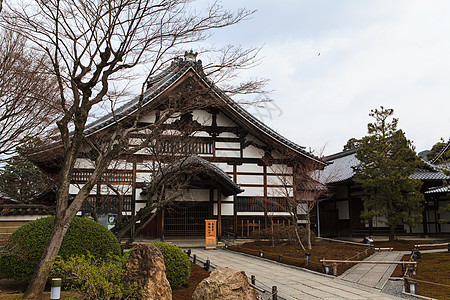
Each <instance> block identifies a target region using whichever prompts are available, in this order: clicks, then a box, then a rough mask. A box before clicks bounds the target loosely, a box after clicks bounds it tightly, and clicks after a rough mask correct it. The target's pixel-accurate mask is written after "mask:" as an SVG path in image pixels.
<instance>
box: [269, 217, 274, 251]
mask: <svg viewBox="0 0 450 300" xmlns="http://www.w3.org/2000/svg"><path fill="white" fill-rule="evenodd" d="M270 225H271V226H270V228H271V231H272V247H274V246H275V237H274V236H273V219H272V218H270Z"/></svg>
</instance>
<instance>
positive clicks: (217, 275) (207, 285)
mask: <svg viewBox="0 0 450 300" xmlns="http://www.w3.org/2000/svg"><path fill="white" fill-rule="evenodd" d="M192 299H194V300H209V299H215V300H221V299H223V300H225V299H227V300H234V299H236V300H238V299H243V300H253V299H258V300H259V299H261V296H260V295H259V294H258V292H257V291H256V290H255V289H254V288H252V287H251V286H250V283H249V282H248V278H247V276H246V275H245V273H244V271H241V270H237V269H231V268H217V269H216V270H215V271H214V272H212V273H211V275H210V276H209V277H208V278H205V279H204V280H203V281H202V282H200V284H199V285H198V286H197V288H196V289H195V292H194V294H193V295H192Z"/></svg>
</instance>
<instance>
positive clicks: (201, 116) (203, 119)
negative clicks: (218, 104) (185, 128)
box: [192, 110, 212, 125]
mask: <svg viewBox="0 0 450 300" xmlns="http://www.w3.org/2000/svg"><path fill="white" fill-rule="evenodd" d="M192 119H194V120H195V121H197V122H199V123H200V124H202V125H209V124H211V120H212V115H211V114H210V113H209V112H207V111H204V110H194V111H193V112H192Z"/></svg>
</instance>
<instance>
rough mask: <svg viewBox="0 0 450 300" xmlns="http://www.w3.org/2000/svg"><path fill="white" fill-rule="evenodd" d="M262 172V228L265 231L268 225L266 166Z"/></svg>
mask: <svg viewBox="0 0 450 300" xmlns="http://www.w3.org/2000/svg"><path fill="white" fill-rule="evenodd" d="M263 172H264V228H265V229H267V227H268V225H269V221H268V217H267V166H266V165H265V166H263Z"/></svg>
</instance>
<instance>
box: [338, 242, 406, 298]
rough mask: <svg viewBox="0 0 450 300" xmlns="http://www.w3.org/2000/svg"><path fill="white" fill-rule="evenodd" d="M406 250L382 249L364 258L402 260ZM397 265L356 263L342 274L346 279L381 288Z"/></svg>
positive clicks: (368, 259)
mask: <svg viewBox="0 0 450 300" xmlns="http://www.w3.org/2000/svg"><path fill="white" fill-rule="evenodd" d="M409 253H410V252H404V251H380V252H376V253H375V254H373V255H371V256H370V257H368V258H366V259H364V260H365V261H400V260H401V259H402V257H403V255H405V254H409ZM395 267H396V265H385V264H364V263H361V264H356V265H355V266H353V267H352V268H350V269H348V270H347V271H345V272H344V274H342V275H340V276H339V278H340V279H342V280H345V281H350V282H354V283H358V284H361V285H364V286H368V287H372V288H376V289H379V290H381V289H382V288H383V287H384V285H385V284H386V282H387V281H388V280H389V277H390V276H391V275H392V272H394V270H395Z"/></svg>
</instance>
